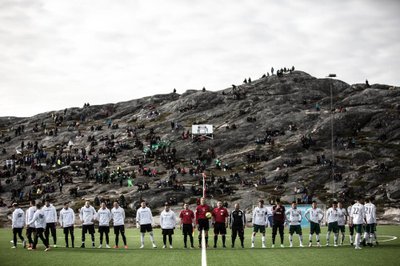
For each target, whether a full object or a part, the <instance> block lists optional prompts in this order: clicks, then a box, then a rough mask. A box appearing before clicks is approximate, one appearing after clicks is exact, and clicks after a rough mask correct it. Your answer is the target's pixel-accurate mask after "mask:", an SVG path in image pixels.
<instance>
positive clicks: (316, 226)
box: [310, 222, 321, 235]
mask: <svg viewBox="0 0 400 266" xmlns="http://www.w3.org/2000/svg"><path fill="white" fill-rule="evenodd" d="M314 233H315V234H317V235H319V234H320V233H321V226H320V225H319V223H314V222H310V234H311V235H312V234H314Z"/></svg>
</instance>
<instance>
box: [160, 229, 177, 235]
mask: <svg viewBox="0 0 400 266" xmlns="http://www.w3.org/2000/svg"><path fill="white" fill-rule="evenodd" d="M161 231H162V234H163V235H168V236H169V235H173V234H174V229H162V230H161Z"/></svg>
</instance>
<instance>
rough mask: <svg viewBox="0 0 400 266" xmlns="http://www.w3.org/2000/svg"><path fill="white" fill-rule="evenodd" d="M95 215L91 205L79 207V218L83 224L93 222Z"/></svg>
mask: <svg viewBox="0 0 400 266" xmlns="http://www.w3.org/2000/svg"><path fill="white" fill-rule="evenodd" d="M95 215H96V211H95V209H94V208H93V207H92V206H89V207H86V206H83V207H82V208H81V211H80V212H79V218H80V219H81V221H82V224H83V225H91V224H93V220H94V219H95Z"/></svg>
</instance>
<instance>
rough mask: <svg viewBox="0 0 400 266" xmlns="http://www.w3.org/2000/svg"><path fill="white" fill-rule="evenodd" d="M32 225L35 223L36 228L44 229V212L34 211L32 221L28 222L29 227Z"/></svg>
mask: <svg viewBox="0 0 400 266" xmlns="http://www.w3.org/2000/svg"><path fill="white" fill-rule="evenodd" d="M33 223H35V227H36V228H43V229H44V228H46V218H45V217H44V212H43V210H42V209H39V210H36V211H35V214H34V215H33V217H32V220H29V222H28V224H29V225H31V224H33Z"/></svg>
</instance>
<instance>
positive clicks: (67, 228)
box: [63, 226, 74, 235]
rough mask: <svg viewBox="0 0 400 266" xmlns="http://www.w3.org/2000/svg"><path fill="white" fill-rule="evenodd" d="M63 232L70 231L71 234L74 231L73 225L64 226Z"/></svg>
mask: <svg viewBox="0 0 400 266" xmlns="http://www.w3.org/2000/svg"><path fill="white" fill-rule="evenodd" d="M63 232H64V235H66V234H68V232H71V234H73V233H74V227H73V226H68V227H64V228H63Z"/></svg>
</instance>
